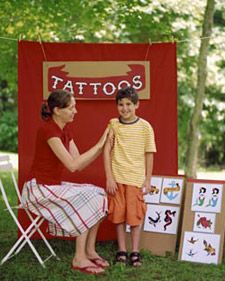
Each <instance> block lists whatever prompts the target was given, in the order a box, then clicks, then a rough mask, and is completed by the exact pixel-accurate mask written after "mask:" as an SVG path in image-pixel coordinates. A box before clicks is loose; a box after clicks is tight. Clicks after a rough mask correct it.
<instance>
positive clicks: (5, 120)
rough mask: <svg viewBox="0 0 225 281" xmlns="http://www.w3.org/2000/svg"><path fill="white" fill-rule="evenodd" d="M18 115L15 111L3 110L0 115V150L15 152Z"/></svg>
mask: <svg viewBox="0 0 225 281" xmlns="http://www.w3.org/2000/svg"><path fill="white" fill-rule="evenodd" d="M17 120H18V117H17V112H16V111H4V112H3V113H2V114H1V116H0V150H4V151H11V152H17V148H18V122H17Z"/></svg>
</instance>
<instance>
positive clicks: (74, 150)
mask: <svg viewBox="0 0 225 281" xmlns="http://www.w3.org/2000/svg"><path fill="white" fill-rule="evenodd" d="M69 153H70V154H71V156H72V157H73V158H74V159H75V158H77V157H78V156H80V152H79V150H78V148H77V146H76V144H75V143H74V140H71V141H70V144H69Z"/></svg>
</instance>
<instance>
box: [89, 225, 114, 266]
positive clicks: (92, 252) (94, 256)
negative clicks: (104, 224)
mask: <svg viewBox="0 0 225 281" xmlns="http://www.w3.org/2000/svg"><path fill="white" fill-rule="evenodd" d="M100 223H101V221H99V222H98V223H97V224H95V225H94V226H93V227H92V228H91V229H90V230H89V233H88V237H87V243H86V254H87V257H88V258H89V259H90V260H92V261H94V262H95V263H96V264H97V265H99V266H102V267H107V266H109V263H108V262H107V261H106V260H105V259H103V258H102V257H100V256H99V254H98V253H97V252H96V237H97V233H98V228H99V225H100Z"/></svg>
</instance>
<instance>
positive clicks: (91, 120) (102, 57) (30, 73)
mask: <svg viewBox="0 0 225 281" xmlns="http://www.w3.org/2000/svg"><path fill="white" fill-rule="evenodd" d="M43 49H44V52H45V54H44V53H43ZM147 50H148V51H147ZM18 52H19V54H18V59H19V66H18V68H19V70H18V83H19V94H18V95H19V96H18V106H19V186H20V188H22V186H23V183H24V180H25V178H26V175H27V173H28V171H29V169H30V166H31V163H32V158H33V154H34V143H35V137H36V132H37V128H38V126H39V123H40V108H41V104H42V99H43V71H42V63H43V61H45V60H46V58H47V60H48V61H143V60H149V61H150V81H151V82H150V93H151V98H150V99H149V100H141V104H140V107H139V109H138V111H137V114H138V115H139V116H140V117H142V118H144V119H146V120H148V121H149V122H150V123H151V124H152V126H153V128H154V131H155V136H156V145H157V153H156V155H155V160H154V172H153V173H154V174H155V175H176V174H177V168H178V164H177V69H176V44H175V43H160V44H152V45H150V46H149V45H148V44H83V43H42V46H41V44H40V43H39V42H29V41H20V42H19V48H18ZM146 54H147V55H146ZM77 110H78V114H77V115H76V118H75V122H74V123H73V124H72V126H71V130H72V132H73V135H74V140H75V142H76V144H77V146H78V148H79V150H80V152H83V151H85V150H86V149H88V148H89V147H90V146H92V145H93V144H95V143H96V141H97V139H98V138H99V136H100V135H101V133H102V132H103V130H104V128H105V127H106V125H107V123H108V120H109V119H110V118H112V117H115V116H117V110H116V106H115V102H114V101H113V100H78V101H77ZM65 179H66V180H70V181H75V182H83V183H84V182H87V183H94V184H96V185H99V186H103V187H104V186H105V175H104V169H103V161H102V157H99V158H98V159H97V160H96V161H95V162H94V163H93V164H91V165H90V166H89V167H88V168H86V169H85V170H84V171H82V172H77V173H74V174H69V173H66V174H65ZM19 219H20V222H21V223H22V224H23V225H26V224H27V218H26V216H25V214H24V213H23V212H20V213H19ZM114 238H115V230H114V227H113V225H112V224H111V223H109V222H108V221H107V220H105V221H104V222H103V223H102V225H101V227H100V231H99V235H98V239H99V240H111V239H114Z"/></svg>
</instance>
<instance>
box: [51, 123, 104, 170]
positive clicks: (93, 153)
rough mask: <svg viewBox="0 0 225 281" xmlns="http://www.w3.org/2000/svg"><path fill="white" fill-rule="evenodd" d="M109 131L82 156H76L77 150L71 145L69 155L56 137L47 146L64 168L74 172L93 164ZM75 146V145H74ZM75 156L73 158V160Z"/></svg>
mask: <svg viewBox="0 0 225 281" xmlns="http://www.w3.org/2000/svg"><path fill="white" fill-rule="evenodd" d="M108 131H109V129H108V128H107V129H106V130H105V131H104V133H103V135H102V136H101V138H100V139H99V141H98V142H97V143H96V144H95V145H94V146H93V147H92V148H90V149H89V150H87V151H86V152H84V153H83V154H78V153H77V152H78V149H77V150H76V148H75V147H74V146H73V145H72V150H73V154H70V153H69V152H68V151H67V150H66V148H65V146H64V145H63V143H62V141H61V140H60V138H58V137H53V138H50V139H49V140H48V144H49V146H50V148H51V149H52V151H53V152H54V153H55V155H56V156H57V157H58V159H59V160H60V161H61V162H62V163H63V164H64V166H65V167H66V168H67V169H68V170H69V171H70V172H75V171H77V170H79V171H80V170H82V169H84V168H85V167H86V166H88V165H89V164H90V163H91V162H93V161H94V160H95V159H96V158H97V157H98V156H99V155H100V154H101V152H102V149H103V146H104V144H105V141H106V138H107V134H108ZM74 145H75V144H74ZM74 156H75V158H74Z"/></svg>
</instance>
